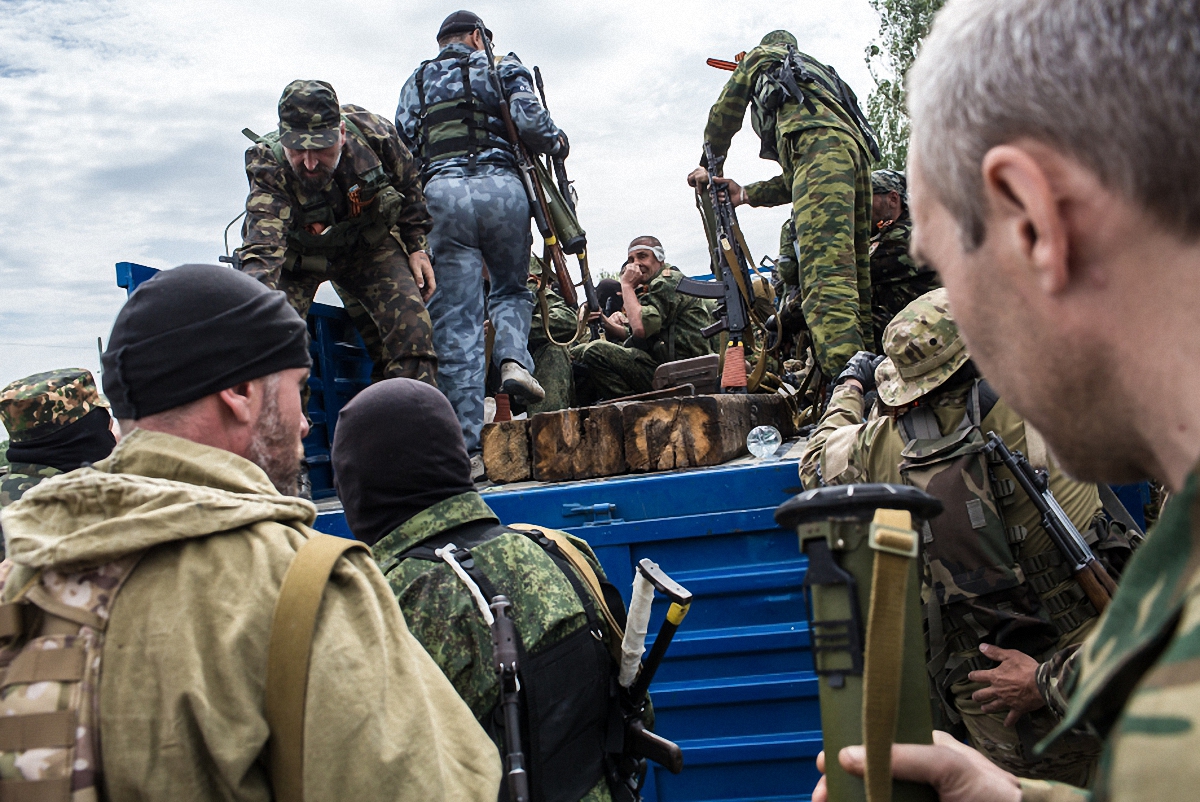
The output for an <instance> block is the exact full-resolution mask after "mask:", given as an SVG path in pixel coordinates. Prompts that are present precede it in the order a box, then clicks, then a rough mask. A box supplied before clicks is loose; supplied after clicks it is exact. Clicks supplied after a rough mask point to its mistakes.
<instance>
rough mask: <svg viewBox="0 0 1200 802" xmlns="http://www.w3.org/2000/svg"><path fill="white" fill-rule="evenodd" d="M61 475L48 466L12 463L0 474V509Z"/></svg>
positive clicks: (0, 549) (0, 540) (0, 543)
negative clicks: (41, 483) (51, 478)
mask: <svg viewBox="0 0 1200 802" xmlns="http://www.w3.org/2000/svg"><path fill="white" fill-rule="evenodd" d="M60 473H62V471H60V470H59V469H58V468H51V467H50V466H49V465H33V464H30V463H28V462H14V463H11V464H10V465H9V466H8V470H7V471H6V472H5V473H3V474H0V509H4V508H5V507H7V506H8V505H9V504H12V503H13V502H14V501H16V500H18V499H19V498H21V496H23V495H25V494H26V493H27V492H29V490H31V489H32V488H34V487H36V486H37V484H38V483H39V482H41V481H42V480H43V479H49V478H50V477H51V476H57V475H58V474H60ZM0 559H4V527H3V526H2V525H0Z"/></svg>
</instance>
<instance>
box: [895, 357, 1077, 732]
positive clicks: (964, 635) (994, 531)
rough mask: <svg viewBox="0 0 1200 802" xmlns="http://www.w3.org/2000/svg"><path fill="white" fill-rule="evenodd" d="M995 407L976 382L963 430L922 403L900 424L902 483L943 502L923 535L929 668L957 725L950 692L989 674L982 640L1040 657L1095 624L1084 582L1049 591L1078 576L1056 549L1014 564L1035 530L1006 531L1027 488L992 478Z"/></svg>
mask: <svg viewBox="0 0 1200 802" xmlns="http://www.w3.org/2000/svg"><path fill="white" fill-rule="evenodd" d="M998 400H999V397H998V396H997V395H996V393H995V391H994V390H992V388H991V387H990V386H989V385H988V384H987V382H985V381H982V380H980V381H977V382H976V383H975V385H974V387H973V388H972V389H971V392H970V395H969V397H968V402H967V409H966V412H965V414H964V415H963V421H962V423H961V424H960V425H959V427H958V428H957V429H956V430H955V431H953V432H951V433H950V434H947V435H944V436H943V435H942V434H941V431H940V428H939V426H938V422H937V419H936V417H935V416H934V414H933V411H932V410H931V409H930V408H928V407H921V406H918V407H916V408H914V409H912V410H910V411H909V412H907V413H905V414H904V415H902V416H901V417H900V418H899V420H898V421H897V422H898V424H899V428H900V432H901V434H902V436H903V437H904V440H905V447H904V450H903V451H902V452H901V455H902V458H903V461H902V462H901V464H900V473H901V476H903V478H904V481H905V483H906V484H910V485H913V486H915V487H918V488H920V489H922V490H925V491H926V492H928V493H930V494H931V495H934V496H937V497H938V498H939V499H940V500H941V501H942V503H943V504H944V505H945V512H944V513H943V514H942V515H940V516H938V517H937V518H934V519H933V520H931V521H929V522H928V523H927V524H926V525H925V528H924V531H923V541H924V548H923V554H924V561H925V587H924V588H923V589H922V592H923V595H924V598H923V601H924V603H925V612H926V625H927V627H928V636H929V655H930V663H929V670H930V674H931V676H932V677H933V680H934V686H935V690H936V692H937V693H938V695H939V698H940V700H941V702H942V708H943V712H944V713H945V714H946V715H947V716H948V717H949V718H950V720H951V721H952V722H954V723H957V721H958V720H959V715H958V713H957V711H956V710H955V707H954V704H953V700H952V694H951V690H950V689H951V686H952V685H954V684H955V683H957V682H960V681H962V680H964V679H965V678H966V675H967V674H968V673H969V672H971V671H975V670H980V669H984V668H990V667H992V664H991V662H990V661H988V660H987V659H986V658H984V657H983V656H982V655H981V654H980V653H979V651H978V644H979V643H980V642H981V641H985V642H988V643H992V644H995V645H997V646H1000V647H1001V648H1005V649H1018V650H1020V651H1022V652H1024V653H1026V654H1028V655H1031V656H1033V657H1038V656H1039V655H1041V654H1043V653H1045V652H1047V651H1049V650H1051V649H1053V648H1054V647H1055V646H1056V644H1057V641H1058V639H1059V637H1060V636H1061V635H1062V634H1065V633H1067V632H1071V631H1073V630H1075V629H1076V628H1078V627H1079V626H1080V625H1082V624H1083V623H1085V622H1086V621H1088V620H1089V619H1092V618H1095V617H1096V610H1095V608H1094V607H1092V605H1091V603H1090V602H1088V601H1087V600H1086V598H1085V596H1084V594H1083V589H1082V588H1080V587H1079V585H1078V583H1075V582H1072V583H1071V584H1069V585H1067V586H1066V587H1065V589H1062V590H1058V591H1056V592H1053V593H1052V591H1054V589H1055V588H1056V586H1058V585H1060V584H1062V582H1063V581H1065V580H1066V579H1068V578H1069V577H1070V576H1071V574H1070V571H1069V566H1067V565H1065V564H1064V563H1065V561H1064V559H1063V557H1062V554H1061V553H1060V552H1059V551H1058V549H1056V548H1055V547H1054V546H1053V545H1050V546H1049V548H1048V549H1047V550H1045V551H1043V552H1041V553H1038V554H1034V555H1029V556H1026V557H1025V558H1024V559H1022V560H1020V561H1019V562H1018V560H1017V559H1016V555H1015V554H1014V547H1015V546H1016V545H1017V544H1019V543H1021V542H1023V541H1024V540H1025V538H1026V537H1027V536H1028V531H1027V530H1025V529H1024V527H1020V526H1007V525H1006V523H1005V518H1004V506H1005V505H1006V504H1007V503H1010V502H1011V501H1013V500H1015V499H1014V495H1015V494H1016V493H1019V492H1020V491H1019V489H1018V488H1017V487H1016V485H1015V482H1013V480H1011V479H1005V480H1000V479H998V478H997V477H996V476H995V473H994V467H995V466H994V465H993V464H991V463H990V462H989V459H988V457H987V455H986V454H985V453H984V451H983V446H984V444H985V439H984V437H983V434H982V432H981V430H980V422H981V421H982V420H983V419H984V418H986V417H987V416H988V414H989V413H990V412H991V410H992V408H993V407H994V406H995V404H996V402H997V401H998ZM1089 535H1092V536H1093V537H1094V530H1089Z"/></svg>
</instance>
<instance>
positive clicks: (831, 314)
mask: <svg viewBox="0 0 1200 802" xmlns="http://www.w3.org/2000/svg"><path fill="white" fill-rule="evenodd" d="M788 40H790V44H792V45H793V46H794V45H795V38H794V37H791V35H790V34H785V33H783V32H775V33H773V34H768V35H767V36H766V37H765V38H764V40H763V41H764V44H760V45H759V46H758V47H755V48H754V49H752V50H750V51H749V52H748V53H746V55H745V57H744V58H743V59H742V61H741V62H739V63H738V66H737V69H735V70H734V71H733V74H732V75H730V77H729V80H728V81H727V82H726V84H725V87H724V89H722V90H721V94H720V96H719V97H718V98H717V102H716V103H715V104H713V107H712V110H711V111H710V112H709V115H708V125H707V126H706V127H705V129H704V138H705V140H706V141H708V143H709V144H710V145H711V146H712V150H713V155H714V156H716V157H718V158H720V157H722V156H724V155H725V154H726V153H728V151H729V143H730V141H731V140H732V139H733V136H734V134H736V133H737V132H738V131H739V130H740V129H741V127H742V120H743V118H744V117H745V113H746V106H747V105H748V104H750V103H751V102H754V103H755V106H756V107H755V109H754V111H753V113H752V121H753V122H754V123H755V126H754V127H755V131H756V133H758V134H759V138H760V140H762V144H763V152H762V153H761V154H760V155H762V156H763V157H764V158H771V159H773V160H774V161H778V162H779V164H780V165H781V166H782V167H783V173H782V174H781V175H779V176H776V177H775V178H772V179H770V180H768V181H759V182H755V183H752V184H749V185H747V186H746V188H745V189H746V198H747V202H748V203H749V204H750V205H751V206H779V205H782V204H785V203H790V204H791V205H792V220H791V221H792V224H793V225H794V227H795V231H796V235H797V243H798V246H799V253H797V254H796V256H797V257H798V258H797V259H796V264H797V266H798V272H799V282H798V283H799V286H800V288H801V306H802V309H803V312H804V317H805V320H806V321H807V323H808V327H809V329H810V330H811V331H812V335H813V340H814V344H815V346H816V352H817V361H818V363H819V364H820V366H821V369H822V370H823V371H824V373H825V374H826V375H827V376H836V375H837V374H838V373H840V372H841V370H842V368H843V367H844V366H845V364H846V362H847V360H849V359H850V357H852V356H854V354H855V353H856V352H858V351H861V350H863V348H864V347H865V346H866V344H868V343H870V342H871V326H872V323H871V267H870V253H869V241H870V236H871V233H870V232H871V181H870V176H871V157H870V154H869V151H868V147H867V144H866V141H865V140H864V138H863V135H862V133H861V132H860V131H859V129H858V126H857V125H856V124H855V123H854V121H853V120H852V118H851V117H850V116H849V115H848V114H847V113H846V112H845V111H843V110H842V108H841V106H840V104H839V103H838V101H837V100H836V99H835V98H834V97H833V96H832V95H831V94H830V93H829V92H827V91H826V90H825V89H824V87H822V86H820V85H819V84H815V83H814V84H807V83H806V84H804V85H803V86H802V87H801V88H802V89H803V90H804V92H805V96H806V97H808V98H809V99H810V100H811V101H812V104H813V109H814V110H813V111H810V110H809V109H808V108H806V107H805V106H804V105H801V104H799V103H797V102H795V101H794V100H792V99H791V98H790V97H789V98H788V99H786V100H784V101H783V104H782V105H781V106H780V107H779V108H778V110H777V111H775V112H773V115H774V120H775V130H774V141H769V139H770V134H769V133H767V132H765V131H764V130H763V126H762V125H761V124H760V120H761V119H762V117H763V116H764V115H768V114H771V113H772V112H767V111H765V110H760V109H758V108H757V105H758V103H759V100H758V97H760V96H761V92H760V90H761V89H762V88H763V87H764V86H765V85H766V82H767V76H766V73H767V72H769V71H770V70H772V69H773V68H774V67H776V66H777V65H778V64H780V62H781V61H782V60H783V59H785V58H787V55H788V48H787V44H788V43H789V41H788ZM809 64H810V70H811V71H812V72H814V73H820V74H822V76H823V77H825V78H826V79H827V80H830V82H831V83H832V78H831V76H829V75H828V68H824V67H822V66H821V65H818V64H816V62H811V61H810V62H809Z"/></svg>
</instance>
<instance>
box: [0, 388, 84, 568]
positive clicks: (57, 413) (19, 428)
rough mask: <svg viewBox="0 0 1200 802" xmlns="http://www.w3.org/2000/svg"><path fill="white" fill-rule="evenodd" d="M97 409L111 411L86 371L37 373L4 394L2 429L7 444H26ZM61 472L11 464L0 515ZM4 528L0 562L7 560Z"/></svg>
mask: <svg viewBox="0 0 1200 802" xmlns="http://www.w3.org/2000/svg"><path fill="white" fill-rule="evenodd" d="M98 406H107V404H105V403H104V402H103V401H102V400H101V398H100V393H99V391H98V390H97V389H96V382H95V380H94V379H93V378H92V374H91V373H90V372H89V371H87V370H84V369H82V368H66V369H63V370H51V371H47V372H45V373H35V374H34V375H32V376H26V377H25V378H23V379H17V380H16V381H15V382H12V383H11V384H9V385H7V386H6V387H5V388H4V389H3V390H0V423H3V424H4V428H5V429H6V430H7V431H8V437H9V442H10V443H12V444H16V443H25V442H28V441H30V440H34V439H36V438H39V437H44V436H45V435H47V434H50V433H51V432H53V431H54V430H57V429H61V428H63V427H65V426H69V425H71V424H72V423H75V422H76V421H78V420H80V419H81V418H82V417H83V416H84V415H87V414H88V413H89V412H91V411H92V410H93V409H95V408H96V407H98ZM60 473H62V471H60V470H58V469H57V468H52V467H50V466H49V465H37V464H34V463H30V462H13V463H10V464H9V466H8V472H7V473H5V474H3V475H0V509H3V508H4V507H7V506H8V505H9V504H12V503H13V502H14V501H16V500H17V499H19V498H21V496H23V495H25V494H26V493H27V492H29V491H30V490H31V489H32V488H34V487H35V486H37V484H38V483H40V482H42V481H43V480H45V479H49V478H50V477H51V476H57V475H58V474H60ZM3 532H4V530H3V528H2V527H0V559H2V558H3V556H4V542H3Z"/></svg>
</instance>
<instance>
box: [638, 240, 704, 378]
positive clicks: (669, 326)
mask: <svg viewBox="0 0 1200 802" xmlns="http://www.w3.org/2000/svg"><path fill="white" fill-rule="evenodd" d="M682 278H683V272H682V271H681V270H680V269H679V268H677V267H675V266H674V265H669V264H668V265H663V268H662V270H660V271H659V272H658V275H657V276H655V277H654V278H652V279H650V283H649V284H647V285H646V291H645V292H644V293H642V294H640V295H639V296H638V301H639V302H640V303H641V305H642V328H643V329H644V330H645V333H646V336H645V337H643V338H641V339H638V338H636V337H633V336H632V333H631V336H630V338H629V339H628V340H626V341H625V345H626V346H629V347H632V348H641V349H642V350H643V351H646V352H648V353H649V354H650V356H652V357H654V361H655V362H657V363H659V364H662V363H664V362H674V361H675V360H677V359H691V358H692V357H696V356H704V355H705V354H711V353H713V346H712V341H711V340H710V339H708V338H707V337H705V336H704V335H703V334H701V333H700V330H701V329H703V328H704V327H705V326H708V325H709V324H711V323H712V322H713V316H712V312H710V311H709V308H708V306H707V305H706V304H705V303H704V301H703V299H700V298H693V297H692V296H690V295H684V294H683V293H681V292H680V291H679V281H680V280H681V279H682ZM627 328H628V327H627Z"/></svg>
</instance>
